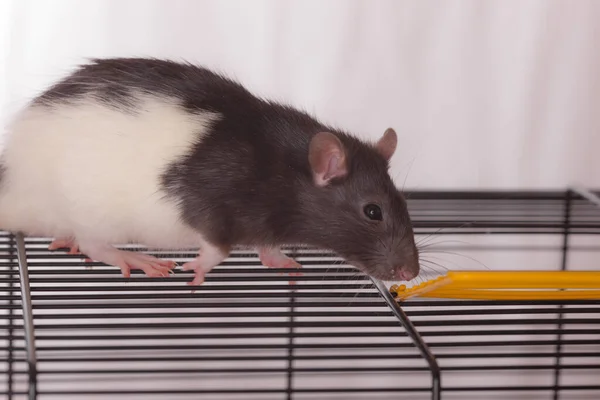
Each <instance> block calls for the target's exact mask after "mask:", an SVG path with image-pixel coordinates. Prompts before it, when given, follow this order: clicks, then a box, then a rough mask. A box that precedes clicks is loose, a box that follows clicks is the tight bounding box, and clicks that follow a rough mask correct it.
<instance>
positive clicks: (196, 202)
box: [0, 58, 419, 285]
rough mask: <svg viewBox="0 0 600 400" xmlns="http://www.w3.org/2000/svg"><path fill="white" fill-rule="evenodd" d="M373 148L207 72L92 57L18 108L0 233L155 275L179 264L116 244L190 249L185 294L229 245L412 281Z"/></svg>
mask: <svg viewBox="0 0 600 400" xmlns="http://www.w3.org/2000/svg"><path fill="white" fill-rule="evenodd" d="M397 140H398V139H397V135H396V133H395V132H394V130H393V129H391V128H390V129H387V130H386V131H385V133H384V134H383V135H382V136H381V137H380V139H379V140H378V141H376V142H373V143H369V142H366V141H363V140H360V139H359V138H357V137H356V136H354V135H351V134H349V133H347V132H344V131H342V130H340V129H335V128H333V127H331V126H327V125H325V124H323V123H321V122H319V121H318V120H317V119H316V118H314V117H312V116H310V115H309V114H307V113H305V112H302V111H299V110H297V109H295V108H293V107H291V106H288V105H283V104H279V103H276V102H273V101H268V100H265V99H262V98H259V97H257V96H255V95H253V94H252V93H251V92H249V91H248V90H247V89H245V88H244V87H243V86H242V85H241V84H239V83H237V82H235V81H233V80H231V79H229V78H227V77H225V76H222V75H220V74H217V73H215V72H213V71H210V70H209V69H206V68H203V67H201V66H196V65H192V64H187V63H178V62H174V61H167V60H158V59H145V58H120V59H116V58H115V59H94V60H91V61H90V62H89V63H86V64H85V65H82V66H80V67H79V68H78V69H77V70H75V71H74V72H73V73H72V74H70V75H69V76H68V77H66V78H65V79H63V80H61V81H59V82H58V83H56V84H55V85H53V86H52V87H50V88H49V89H48V90H46V91H45V92H43V93H42V94H41V95H39V96H38V97H36V98H35V99H34V100H32V101H31V103H30V104H28V105H27V107H25V108H24V109H23V110H22V111H21V112H20V113H19V114H18V115H17V117H16V118H15V119H14V121H12V123H11V124H10V125H9V126H8V129H7V135H6V139H5V145H4V148H3V149H2V152H1V155H0V228H1V229H4V230H7V231H13V232H17V231H19V232H23V233H24V234H26V235H37V236H46V237H53V238H55V240H54V241H53V242H52V244H51V245H50V249H51V250H52V249H56V248H62V247H69V248H71V251H72V252H78V251H80V252H81V253H84V254H86V255H87V256H88V257H89V258H91V259H93V260H96V261H99V262H104V263H106V264H109V265H115V266H118V267H119V268H120V269H121V270H122V272H123V274H124V276H129V275H130V271H131V270H134V269H138V270H142V271H144V272H145V273H146V274H147V275H149V276H165V275H166V274H167V273H168V272H169V270H170V269H172V268H173V267H174V266H175V264H174V263H173V262H170V261H166V260H161V259H158V258H155V257H152V256H149V255H145V254H142V253H137V252H130V251H124V250H119V249H117V248H116V247H114V245H115V244H124V243H140V244H144V245H146V246H149V247H152V248H164V249H179V248H189V247H194V248H199V249H200V251H199V254H198V257H196V258H195V259H194V260H193V261H191V262H188V263H186V264H185V265H184V266H183V267H184V269H186V270H193V271H195V277H194V279H193V281H192V282H190V283H191V284H194V285H198V284H201V283H202V282H203V281H204V278H205V275H206V273H208V272H209V271H210V270H211V269H212V268H213V267H215V266H216V265H218V264H219V263H220V262H222V261H223V260H224V259H225V258H226V257H227V256H228V254H229V251H230V249H231V248H232V246H236V245H240V246H253V247H255V248H257V249H258V252H259V255H260V260H261V262H262V263H263V264H264V265H266V266H268V267H277V268H284V267H299V264H298V263H296V262H295V261H294V260H292V259H291V258H288V257H287V256H285V255H284V254H283V253H282V252H281V251H280V246H281V245H284V244H307V245H312V246H317V247H320V248H324V249H329V250H332V251H334V252H336V253H337V254H338V255H340V256H341V257H343V258H344V259H346V260H347V262H349V263H350V264H352V265H354V266H356V267H357V268H359V269H361V270H362V271H364V272H366V273H367V274H369V275H370V276H372V277H375V278H377V279H384V280H410V279H412V278H414V277H415V276H417V274H418V272H419V256H418V251H417V248H416V246H415V241H414V236H413V230H412V226H411V220H410V217H409V213H408V210H407V205H406V202H405V199H404V197H403V195H402V193H401V192H400V191H399V190H398V189H397V188H396V187H395V186H394V183H393V182H392V179H391V178H390V175H389V173H388V169H389V160H390V158H391V157H392V155H393V154H394V152H395V150H396V146H397Z"/></svg>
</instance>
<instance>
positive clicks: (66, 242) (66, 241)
mask: <svg viewBox="0 0 600 400" xmlns="http://www.w3.org/2000/svg"><path fill="white" fill-rule="evenodd" d="M63 248H68V249H69V254H79V245H78V244H77V242H76V241H75V238H74V237H68V238H56V239H54V240H53V241H52V243H50V246H48V250H50V251H52V250H57V249H63Z"/></svg>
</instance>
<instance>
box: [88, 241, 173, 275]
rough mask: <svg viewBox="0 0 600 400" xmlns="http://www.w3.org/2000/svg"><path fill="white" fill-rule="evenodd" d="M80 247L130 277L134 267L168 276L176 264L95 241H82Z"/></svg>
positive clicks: (95, 258) (147, 273) (146, 272)
mask: <svg viewBox="0 0 600 400" xmlns="http://www.w3.org/2000/svg"><path fill="white" fill-rule="evenodd" d="M80 248H81V251H82V252H83V253H85V254H86V255H87V256H88V257H90V258H91V259H94V260H96V261H100V262H103V263H105V264H109V265H115V266H117V267H119V268H120V269H121V271H122V272H123V276H124V277H125V278H129V276H130V274H131V270H132V269H139V270H142V271H144V273H145V274H146V275H148V276H150V277H161V276H168V275H169V271H170V270H171V269H173V268H174V267H175V265H176V263H175V262H174V261H168V260H161V259H159V258H156V257H153V256H149V255H147V254H144V253H138V252H134V251H125V250H119V249H117V248H115V247H113V246H110V245H107V244H103V243H97V242H93V241H90V242H87V241H81V242H80Z"/></svg>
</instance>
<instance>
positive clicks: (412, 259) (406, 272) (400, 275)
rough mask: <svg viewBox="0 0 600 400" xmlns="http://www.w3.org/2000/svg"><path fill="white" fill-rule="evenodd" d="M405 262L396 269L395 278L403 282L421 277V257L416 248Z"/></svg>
mask: <svg viewBox="0 0 600 400" xmlns="http://www.w3.org/2000/svg"><path fill="white" fill-rule="evenodd" d="M407 253H408V254H406V255H405V256H407V257H406V258H404V262H402V263H400V264H397V265H396V267H395V268H394V277H395V278H396V279H399V280H402V281H410V280H412V279H415V278H416V277H417V276H418V275H419V271H420V269H421V268H420V265H419V255H418V251H417V249H416V248H414V249H412V250H411V251H409V252H407Z"/></svg>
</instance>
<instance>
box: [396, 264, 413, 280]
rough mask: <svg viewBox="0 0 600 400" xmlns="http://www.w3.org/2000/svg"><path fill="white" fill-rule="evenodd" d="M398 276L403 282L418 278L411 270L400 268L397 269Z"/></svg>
mask: <svg viewBox="0 0 600 400" xmlns="http://www.w3.org/2000/svg"><path fill="white" fill-rule="evenodd" d="M396 271H397V272H396V276H397V277H398V279H400V280H401V281H410V280H412V279H414V278H416V277H417V272H416V271H412V270H411V269H410V268H406V267H400V268H397V269H396Z"/></svg>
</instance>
